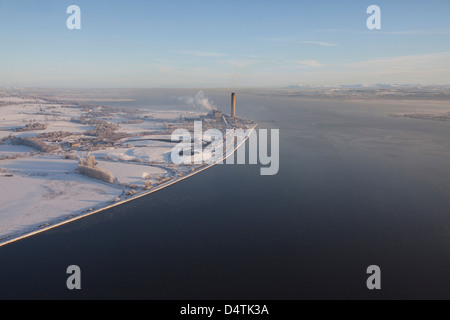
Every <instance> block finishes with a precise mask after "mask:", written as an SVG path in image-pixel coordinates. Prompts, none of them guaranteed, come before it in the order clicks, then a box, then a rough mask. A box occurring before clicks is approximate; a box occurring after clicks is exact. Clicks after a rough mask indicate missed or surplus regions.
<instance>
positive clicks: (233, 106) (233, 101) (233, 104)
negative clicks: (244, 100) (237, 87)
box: [231, 92, 236, 119]
mask: <svg viewBox="0 0 450 320" xmlns="http://www.w3.org/2000/svg"><path fill="white" fill-rule="evenodd" d="M231 117H232V118H233V119H234V118H236V93H234V92H233V93H232V94H231Z"/></svg>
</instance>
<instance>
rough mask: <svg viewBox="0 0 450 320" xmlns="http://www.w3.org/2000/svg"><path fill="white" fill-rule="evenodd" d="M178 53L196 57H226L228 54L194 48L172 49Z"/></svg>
mask: <svg viewBox="0 0 450 320" xmlns="http://www.w3.org/2000/svg"><path fill="white" fill-rule="evenodd" d="M172 52H175V53H179V54H185V55H190V56H196V57H226V56H229V54H227V53H222V52H211V51H196V50H177V51H172Z"/></svg>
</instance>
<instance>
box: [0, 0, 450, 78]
mask: <svg viewBox="0 0 450 320" xmlns="http://www.w3.org/2000/svg"><path fill="white" fill-rule="evenodd" d="M72 4H75V5H78V6H79V7H80V8H81V30H73V31H71V30H68V29H67V27H66V20H67V18H68V17H69V14H67V13H66V9H67V7H68V6H69V5H72ZM372 4H375V5H378V6H379V7H380V8H381V19H382V20H381V30H368V29H367V27H366V20H367V18H368V17H369V14H367V13H366V9H367V7H368V6H369V5H372ZM449 16H450V1H448V0H430V1H416V0H409V1H403V0H399V1H392V0H389V1H384V0H373V1H361V0H352V1H350V0H348V1H321V0H318V1H300V0H289V1H283V0H278V1H265V0H259V1H254V0H239V1H235V0H184V1H179V0H164V1H148V0H147V1H123V0H115V1H104V0H95V1H92V0H89V1H84V0H72V1H64V0H41V1H39V0H34V1H33V0H0V39H1V40H0V41H1V42H0V43H1V47H0V86H32V87H52V86H58V87H267V86H270V87H280V86H287V85H294V84H295V85H299V84H313V85H314V84H316V85H334V84H355V83H363V84H374V83H423V84H450V76H449V75H450V19H448V17H449Z"/></svg>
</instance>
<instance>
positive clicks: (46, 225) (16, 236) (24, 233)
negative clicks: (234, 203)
mask: <svg viewBox="0 0 450 320" xmlns="http://www.w3.org/2000/svg"><path fill="white" fill-rule="evenodd" d="M256 127H257V124H255V125H254V126H253V127H252V128H250V129H249V131H248V134H247V135H246V136H245V138H244V139H243V141H241V142H240V143H239V144H238V145H237V146H236V147H235V148H234V149H233V150H232V151H231V152H229V153H228V154H225V155H224V157H223V159H221V160H219V161H216V162H215V163H212V164H209V165H203V166H202V167H200V168H199V169H197V170H195V171H193V172H191V173H188V174H186V175H184V176H179V177H178V178H176V179H172V180H170V181H168V182H165V183H163V184H161V185H159V186H158V187H155V188H153V189H151V190H148V191H145V192H142V193H139V194H137V195H135V196H132V197H130V198H128V199H125V200H121V201H118V202H116V203H113V204H108V205H107V206H103V207H100V208H97V209H94V210H92V211H88V212H85V211H86V210H83V211H81V212H78V213H72V214H69V215H67V216H65V217H63V218H59V219H54V220H52V221H47V222H42V223H39V225H34V226H30V227H27V228H26V229H24V230H21V231H18V232H14V233H13V234H9V235H5V236H4V237H2V238H1V239H0V247H2V246H5V245H8V244H11V243H14V242H16V241H19V240H22V239H25V238H28V237H31V236H33V235H36V234H39V233H43V232H46V231H49V230H51V229H54V228H57V227H60V226H62V225H65V224H68V223H71V222H74V221H77V220H80V219H83V218H86V217H89V216H91V215H94V214H97V213H100V212H103V211H106V210H108V209H111V208H114V207H117V206H120V205H123V204H125V203H128V202H130V201H133V200H136V199H139V198H142V197H145V196H148V195H150V194H152V193H155V192H157V191H160V190H162V189H164V188H167V187H169V186H171V185H173V184H175V183H178V182H180V181H183V180H185V179H187V178H190V177H192V176H194V175H196V174H198V173H200V172H202V171H204V170H206V169H209V168H211V167H213V166H215V165H217V164H219V163H222V162H223V161H225V160H226V159H227V158H228V157H230V156H232V155H234V153H235V152H236V151H237V150H238V149H239V148H240V147H241V146H242V145H243V144H244V143H245V142H246V141H247V140H248V139H249V137H250V135H251V133H252V132H253V131H254V130H255V128H256ZM104 204H105V203H104Z"/></svg>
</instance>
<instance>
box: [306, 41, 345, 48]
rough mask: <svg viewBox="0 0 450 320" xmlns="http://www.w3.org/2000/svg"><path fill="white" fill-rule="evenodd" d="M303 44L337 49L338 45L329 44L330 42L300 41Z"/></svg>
mask: <svg viewBox="0 0 450 320" xmlns="http://www.w3.org/2000/svg"><path fill="white" fill-rule="evenodd" d="M300 42H301V43H304V44H314V45H318V46H321V47H337V46H338V45H337V44H334V43H329V42H323V41H300Z"/></svg>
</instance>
